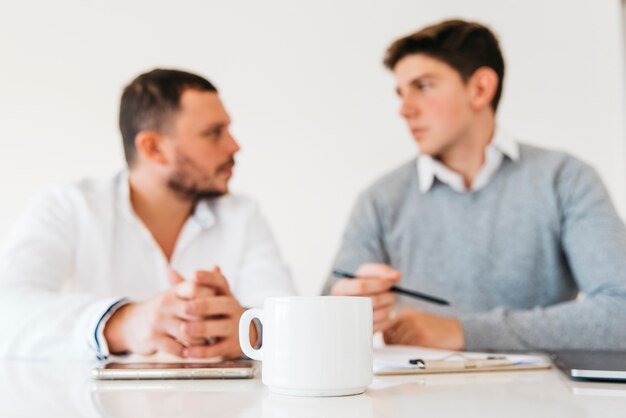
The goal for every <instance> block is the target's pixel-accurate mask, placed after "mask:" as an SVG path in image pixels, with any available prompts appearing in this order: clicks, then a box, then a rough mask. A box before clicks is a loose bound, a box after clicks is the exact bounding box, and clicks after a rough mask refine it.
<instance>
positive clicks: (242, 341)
mask: <svg viewBox="0 0 626 418" xmlns="http://www.w3.org/2000/svg"><path fill="white" fill-rule="evenodd" d="M254 318H256V319H258V320H259V321H261V324H263V309H256V308H254V309H248V310H247V311H245V312H244V313H243V315H241V319H239V345H240V346H241V350H242V351H243V352H244V354H245V355H246V356H248V357H250V358H251V359H253V360H262V359H263V346H261V348H258V349H255V348H252V346H251V345H250V322H252V320H253V319H254Z"/></svg>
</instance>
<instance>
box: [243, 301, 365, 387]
mask: <svg viewBox="0 0 626 418" xmlns="http://www.w3.org/2000/svg"><path fill="white" fill-rule="evenodd" d="M254 318H257V319H258V320H259V321H260V322H261V324H262V325H263V336H262V345H261V348H259V349H254V348H252V346H251V345H250V337H249V330H250V322H251V321H252V320H253V319H254ZM239 341H240V344H241V349H242V350H243V352H244V353H245V354H246V355H247V356H248V357H250V358H252V359H254V360H261V361H262V362H263V365H262V375H263V383H264V384H265V385H267V386H268V387H269V388H270V390H271V391H272V392H275V393H280V394H285V395H295V396H343V395H354V394H358V393H362V392H363V391H364V390H365V387H366V386H367V385H369V384H370V383H371V381H372V357H373V349H372V301H371V299H370V298H363V297H350V296H314V297H301V296H293V297H280V298H267V299H265V304H264V308H263V309H249V310H247V311H246V312H244V314H243V315H242V316H241V320H240V321H239Z"/></svg>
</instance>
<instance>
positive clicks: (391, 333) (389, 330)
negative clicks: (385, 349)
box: [380, 317, 399, 344]
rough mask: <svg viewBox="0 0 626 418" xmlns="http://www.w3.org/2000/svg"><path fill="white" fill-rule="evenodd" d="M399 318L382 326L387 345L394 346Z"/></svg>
mask: <svg viewBox="0 0 626 418" xmlns="http://www.w3.org/2000/svg"><path fill="white" fill-rule="evenodd" d="M398 322H399V321H398V317H395V318H392V319H390V320H388V321H387V322H386V323H382V324H380V327H381V329H380V330H381V331H382V332H383V339H384V340H385V342H386V343H389V344H393V343H394V341H395V338H394V337H395V334H396V327H397V326H398Z"/></svg>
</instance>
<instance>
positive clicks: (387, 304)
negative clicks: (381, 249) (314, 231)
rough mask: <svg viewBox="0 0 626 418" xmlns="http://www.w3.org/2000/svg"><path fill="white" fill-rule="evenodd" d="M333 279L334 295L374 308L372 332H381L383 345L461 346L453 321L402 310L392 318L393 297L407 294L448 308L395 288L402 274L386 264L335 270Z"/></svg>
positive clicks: (431, 298) (442, 302)
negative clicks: (361, 300)
mask: <svg viewBox="0 0 626 418" xmlns="http://www.w3.org/2000/svg"><path fill="white" fill-rule="evenodd" d="M334 273H335V275H336V276H339V277H342V278H341V279H339V280H337V282H336V283H335V284H334V286H333V287H332V289H331V292H330V293H331V295H336V296H369V297H370V298H371V299H372V305H373V307H374V314H373V318H374V332H378V331H382V332H383V337H384V339H385V343H387V344H406V345H418V346H422V347H433V348H442V349H449V350H462V349H463V348H464V347H465V339H464V334H463V327H462V326H461V323H460V321H458V320H457V319H455V318H449V317H444V316H440V315H435V314H431V313H428V312H423V311H418V310H415V309H404V310H402V311H400V312H398V313H396V314H395V315H392V312H393V308H394V304H395V295H394V293H393V292H398V293H403V294H407V295H409V296H413V297H416V298H418V299H421V300H426V301H428V302H432V303H436V304H439V305H448V304H449V303H448V302H447V301H445V300H443V299H441V298H438V297H434V296H430V295H425V294H423V293H418V292H412V291H406V290H404V289H402V288H398V287H396V286H395V284H396V283H397V282H399V281H400V279H401V277H402V274H401V273H400V272H399V271H398V270H395V269H394V268H392V267H391V266H389V265H387V264H382V263H366V264H362V265H361V266H360V267H359V269H358V270H357V271H356V272H355V273H354V274H350V273H347V272H342V271H335V272H334Z"/></svg>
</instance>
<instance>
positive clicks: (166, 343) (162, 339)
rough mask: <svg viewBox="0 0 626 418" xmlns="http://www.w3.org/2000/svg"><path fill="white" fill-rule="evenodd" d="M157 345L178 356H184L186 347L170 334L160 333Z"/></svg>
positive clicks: (160, 349)
mask: <svg viewBox="0 0 626 418" xmlns="http://www.w3.org/2000/svg"><path fill="white" fill-rule="evenodd" d="M155 346H156V347H157V349H158V350H159V351H164V352H166V353H169V354H173V355H175V356H178V357H183V350H184V349H185V347H184V346H183V345H182V344H181V343H179V342H178V341H176V340H175V339H173V338H172V337H170V336H168V335H159V336H158V337H156V340H155Z"/></svg>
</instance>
